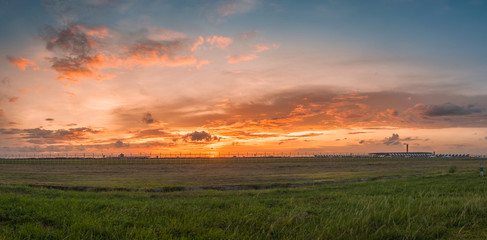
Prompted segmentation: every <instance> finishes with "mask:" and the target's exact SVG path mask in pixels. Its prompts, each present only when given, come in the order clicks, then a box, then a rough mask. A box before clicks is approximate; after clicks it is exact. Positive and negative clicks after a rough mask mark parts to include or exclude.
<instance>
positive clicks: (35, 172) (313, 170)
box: [0, 158, 485, 188]
mask: <svg viewBox="0 0 487 240" xmlns="http://www.w3.org/2000/svg"><path fill="white" fill-rule="evenodd" d="M483 160H485V159H470V158H467V159H453V158H452V159H431V158H424V159H421V158H409V159H407V158H387V159H386V158H323V159H320V158H236V159H163V160H161V159H159V160H158V159H150V160H149V159H138V160H136V159H127V160H120V159H101V160H100V159H96V160H93V159H91V160H90V159H86V160H85V159H81V160H80V159H78V160H69V159H63V160H52V159H50V160H42V161H43V162H39V160H1V161H0V183H12V184H47V185H71V186H73V185H74V186H96V187H130V188H150V187H167V186H169V187H172V186H215V185H216V186H221V185H239V184H249V185H251V184H268V183H292V182H314V181H332V180H343V179H357V178H370V177H379V176H396V175H421V174H440V173H447V172H448V171H449V168H450V167H451V166H457V168H456V169H455V171H454V172H464V171H472V170H474V169H478V167H479V164H480V162H481V161H483Z"/></svg>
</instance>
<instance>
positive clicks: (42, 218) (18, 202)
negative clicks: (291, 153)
mask: <svg viewBox="0 0 487 240" xmlns="http://www.w3.org/2000/svg"><path fill="white" fill-rule="evenodd" d="M300 161H301V162H300V163H299V164H298V163H296V161H294V162H293V161H269V162H266V163H264V162H261V163H259V162H254V163H228V162H226V163H211V164H206V163H199V164H203V165H207V167H208V168H207V169H205V168H204V167H203V166H201V165H198V164H197V163H192V164H165V165H164V164H161V165H158V164H146V165H135V166H134V165H133V164H132V165H130V164H120V165H115V164H111V165H107V164H102V165H96V164H93V165H81V164H44V165H41V164H11V163H9V164H0V169H1V172H0V176H1V177H2V181H4V183H6V182H10V183H14V184H13V185H7V184H3V185H1V186H0V239H485V238H487V185H486V183H487V182H486V181H487V180H486V179H485V178H481V177H479V175H478V164H479V161H480V160H472V159H465V160H461V159H457V160H452V159H448V160H444V159H443V160H441V159H435V160H426V159H423V160H419V159H416V160H415V159H368V160H354V159H348V160H340V159H328V160H323V161H309V162H304V161H302V160H300ZM297 165H299V167H294V168H293V167H292V166H297ZM451 166H456V169H455V171H453V172H454V173H448V172H449V171H451V169H452V167H451ZM112 167H113V168H112ZM130 167H131V168H130ZM146 167H147V168H146ZM239 168H242V169H241V170H240V171H238V170H239ZM22 169H24V170H25V172H27V173H31V174H33V175H34V176H33V177H30V178H29V176H28V174H27V173H26V175H25V176H24V175H22V176H17V175H16V174H15V173H21V172H22ZM73 169H74V170H73ZM90 169H91V170H92V171H90ZM100 169H102V170H100ZM130 169H131V170H130ZM151 169H152V170H151ZM215 169H217V170H215ZM210 170H211V171H210ZM11 171H13V173H12V172H11ZM15 171H16V172H15ZM145 171H149V172H150V171H152V172H150V173H149V174H147V175H145V174H144V172H145ZM107 172H109V173H107ZM74 173H77V175H75V177H72V178H69V177H67V176H70V175H73V174H74ZM128 173H132V174H128ZM161 173H165V174H166V175H169V176H165V177H163V178H160V177H158V174H161ZM178 173H179V174H178ZM191 174H199V175H197V176H198V177H195V176H192V175H191ZM248 174H251V175H250V176H247V175H248ZM419 174H428V175H424V176H411V177H407V178H402V179H392V180H377V181H367V182H345V183H329V184H322V185H309V186H302V187H298V188H273V189H265V190H246V191H216V190H204V191H177V192H144V191H135V192H134V191H101V192H90V191H70V190H56V189H49V188H45V187H39V186H26V184H32V183H43V184H64V185H90V184H96V185H99V186H102V185H103V184H104V183H106V185H107V186H125V187H134V186H139V187H153V186H161V185H164V184H172V185H198V186H205V185H216V184H220V183H223V184H257V183H262V182H274V181H283V182H290V181H317V180H323V179H357V178H360V177H364V176H386V175H389V176H391V175H419ZM266 175H276V176H269V177H267V176H266ZM103 176H106V181H105V182H104V180H103V179H104V178H103ZM259 176H260V178H258V179H254V177H255V178H257V177H259ZM283 176H284V177H283ZM90 178H94V179H95V180H92V181H90V180H89V179H90ZM136 178H142V180H140V181H136V183H132V182H131V181H133V179H136ZM63 179H64V181H60V182H58V180H63ZM79 179H81V180H79ZM165 179H170V180H171V181H170V182H165ZM145 180H147V181H148V182H147V183H144V181H145ZM215 181H216V183H215ZM225 181H228V182H225Z"/></svg>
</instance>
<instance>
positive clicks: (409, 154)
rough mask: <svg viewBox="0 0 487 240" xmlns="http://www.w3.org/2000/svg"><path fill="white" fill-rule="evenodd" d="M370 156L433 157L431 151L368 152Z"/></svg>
mask: <svg viewBox="0 0 487 240" xmlns="http://www.w3.org/2000/svg"><path fill="white" fill-rule="evenodd" d="M369 156H371V157H435V154H434V153H432V152H376V153H369Z"/></svg>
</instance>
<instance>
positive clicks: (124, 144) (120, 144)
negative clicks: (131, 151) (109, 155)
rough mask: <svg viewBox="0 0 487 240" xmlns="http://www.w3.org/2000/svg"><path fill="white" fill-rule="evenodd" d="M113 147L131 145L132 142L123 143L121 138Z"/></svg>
mask: <svg viewBox="0 0 487 240" xmlns="http://www.w3.org/2000/svg"><path fill="white" fill-rule="evenodd" d="M113 147H116V148H125V147H130V144H127V143H123V142H122V141H121V140H117V141H116V142H115V143H114V144H113Z"/></svg>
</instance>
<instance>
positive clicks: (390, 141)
mask: <svg viewBox="0 0 487 240" xmlns="http://www.w3.org/2000/svg"><path fill="white" fill-rule="evenodd" d="M383 143H384V144H385V145H388V146H389V145H399V144H401V139H400V138H399V134H397V133H393V134H392V136H391V137H388V138H385V139H384V141H383Z"/></svg>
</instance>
